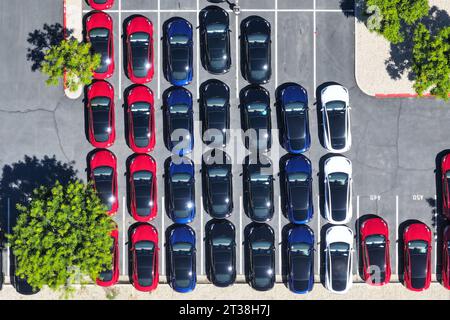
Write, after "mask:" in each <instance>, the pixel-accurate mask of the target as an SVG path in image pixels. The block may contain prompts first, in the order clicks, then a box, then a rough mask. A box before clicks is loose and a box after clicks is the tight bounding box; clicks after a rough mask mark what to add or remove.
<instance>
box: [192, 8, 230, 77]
mask: <svg viewBox="0 0 450 320" xmlns="http://www.w3.org/2000/svg"><path fill="white" fill-rule="evenodd" d="M199 22H200V46H201V61H202V65H203V68H205V69H206V70H207V71H208V72H210V73H213V74H222V73H226V72H228V71H229V70H230V66H231V54H230V28H229V24H230V18H229V15H228V13H227V12H226V11H225V10H223V9H222V8H220V7H218V6H208V7H206V8H204V9H203V10H202V11H200V13H199Z"/></svg>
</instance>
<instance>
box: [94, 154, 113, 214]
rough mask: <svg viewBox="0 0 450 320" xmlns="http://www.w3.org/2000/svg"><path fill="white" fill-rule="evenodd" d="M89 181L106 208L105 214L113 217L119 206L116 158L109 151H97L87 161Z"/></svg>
mask: <svg viewBox="0 0 450 320" xmlns="http://www.w3.org/2000/svg"><path fill="white" fill-rule="evenodd" d="M89 180H91V181H93V182H94V188H95V190H96V191H97V193H98V195H99V197H100V199H101V200H102V202H103V203H104V204H105V206H106V207H107V210H108V211H107V213H108V214H109V215H113V214H115V213H116V212H117V208H118V206H119V202H118V198H117V158H116V156H115V155H114V153H112V152H111V151H109V150H98V151H96V152H94V153H93V154H92V156H91V158H90V159H89Z"/></svg>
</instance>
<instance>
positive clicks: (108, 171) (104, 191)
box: [93, 166, 113, 209]
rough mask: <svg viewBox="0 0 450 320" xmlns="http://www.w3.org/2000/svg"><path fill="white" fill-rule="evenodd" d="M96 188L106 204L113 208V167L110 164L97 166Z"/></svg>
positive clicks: (95, 170) (95, 173)
mask: <svg viewBox="0 0 450 320" xmlns="http://www.w3.org/2000/svg"><path fill="white" fill-rule="evenodd" d="M93 174H94V183H95V189H96V190H97V193H98V195H99V197H100V199H101V200H102V202H103V203H104V204H106V205H107V206H108V209H110V208H111V200H112V196H113V195H112V183H113V168H111V167H108V166H102V167H97V168H95V169H94V171H93Z"/></svg>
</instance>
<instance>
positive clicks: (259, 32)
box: [241, 16, 272, 84]
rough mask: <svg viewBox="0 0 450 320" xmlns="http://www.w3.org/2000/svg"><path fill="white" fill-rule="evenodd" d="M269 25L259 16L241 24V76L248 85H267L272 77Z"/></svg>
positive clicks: (247, 19) (251, 17)
mask: <svg viewBox="0 0 450 320" xmlns="http://www.w3.org/2000/svg"><path fill="white" fill-rule="evenodd" d="M270 29H271V28H270V23H269V22H268V21H267V20H266V19H264V18H262V17H259V16H250V17H248V18H246V19H244V20H243V21H242V22H241V64H242V65H241V69H242V76H243V77H244V79H245V80H247V81H248V82H250V83H256V84H262V83H267V82H268V81H269V79H270V77H271V75H272V67H271V52H270V51H271V43H272V40H271V37H270Z"/></svg>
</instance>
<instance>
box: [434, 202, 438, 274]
mask: <svg viewBox="0 0 450 320" xmlns="http://www.w3.org/2000/svg"><path fill="white" fill-rule="evenodd" d="M437 224H438V216H437V196H436V195H434V267H435V268H436V267H437V251H438V247H437Z"/></svg>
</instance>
